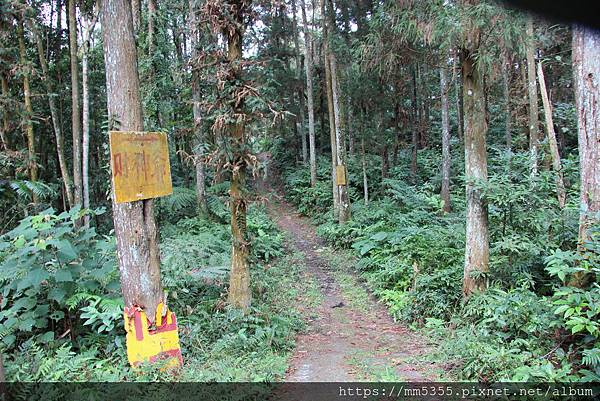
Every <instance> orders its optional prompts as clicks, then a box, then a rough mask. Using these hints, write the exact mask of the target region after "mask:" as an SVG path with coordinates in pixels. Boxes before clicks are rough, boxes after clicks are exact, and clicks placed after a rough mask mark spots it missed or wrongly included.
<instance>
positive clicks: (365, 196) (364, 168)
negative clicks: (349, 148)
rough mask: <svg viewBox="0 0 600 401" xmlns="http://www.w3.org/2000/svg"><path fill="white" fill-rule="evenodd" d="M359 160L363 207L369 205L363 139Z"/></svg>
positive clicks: (362, 139) (361, 140) (363, 140)
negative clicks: (360, 163) (361, 175)
mask: <svg viewBox="0 0 600 401" xmlns="http://www.w3.org/2000/svg"><path fill="white" fill-rule="evenodd" d="M360 160H361V162H362V174H363V194H364V201H365V206H368V205H369V181H368V179H367V159H366V157H365V138H364V137H363V138H361V139H360Z"/></svg>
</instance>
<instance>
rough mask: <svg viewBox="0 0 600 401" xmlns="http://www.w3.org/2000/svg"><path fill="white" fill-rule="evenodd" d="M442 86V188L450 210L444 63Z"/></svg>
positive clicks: (446, 209)
mask: <svg viewBox="0 0 600 401" xmlns="http://www.w3.org/2000/svg"><path fill="white" fill-rule="evenodd" d="M440 88H441V100H442V190H441V194H440V195H441V197H442V201H444V211H445V212H446V213H448V212H450V210H451V205H450V162H451V159H450V121H449V118H448V72H447V70H446V67H445V66H444V65H443V66H442V67H441V68H440Z"/></svg>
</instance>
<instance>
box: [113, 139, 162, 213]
mask: <svg viewBox="0 0 600 401" xmlns="http://www.w3.org/2000/svg"><path fill="white" fill-rule="evenodd" d="M108 136H109V141H110V167H111V175H112V183H113V191H114V195H115V201H116V202H117V203H124V202H133V201H138V200H142V199H150V198H156V197H159V196H165V195H169V194H171V193H173V186H172V183H171V166H170V164H169V147H168V145H167V135H166V134H164V133H162V132H134V131H110V132H109V133H108Z"/></svg>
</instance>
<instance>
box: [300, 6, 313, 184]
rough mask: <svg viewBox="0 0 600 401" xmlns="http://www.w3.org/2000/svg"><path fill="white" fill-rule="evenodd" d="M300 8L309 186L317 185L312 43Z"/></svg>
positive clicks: (304, 16)
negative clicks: (306, 108)
mask: <svg viewBox="0 0 600 401" xmlns="http://www.w3.org/2000/svg"><path fill="white" fill-rule="evenodd" d="M300 7H301V8H302V25H303V27H304V42H305V45H304V66H305V67H304V69H305V73H306V97H307V103H308V148H309V152H308V153H309V156H310V186H311V187H313V188H314V187H315V186H316V185H317V153H316V149H315V105H314V98H313V58H312V46H313V41H312V37H311V34H310V31H309V29H308V23H307V21H306V6H305V5H304V0H300Z"/></svg>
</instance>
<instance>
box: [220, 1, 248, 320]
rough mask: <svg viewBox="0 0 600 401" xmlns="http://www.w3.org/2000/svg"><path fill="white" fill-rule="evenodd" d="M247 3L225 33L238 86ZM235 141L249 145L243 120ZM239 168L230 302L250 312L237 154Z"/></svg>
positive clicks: (233, 192) (234, 186)
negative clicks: (246, 142)
mask: <svg viewBox="0 0 600 401" xmlns="http://www.w3.org/2000/svg"><path fill="white" fill-rule="evenodd" d="M243 3H244V1H242V0H237V1H230V2H229V3H228V4H230V5H231V9H232V11H231V12H232V17H233V18H234V20H235V22H236V24H235V28H230V29H227V30H224V32H223V35H224V36H225V38H226V40H227V58H228V61H229V64H230V73H229V74H228V77H229V80H230V83H231V84H232V85H234V84H235V83H236V82H238V81H240V80H241V75H242V69H241V66H240V64H239V62H240V60H241V59H242V43H243V42H242V40H243V30H242V29H243V23H244V19H245V15H244V12H243V8H244V4H243ZM243 105H244V99H243V98H242V99H232V107H233V110H232V112H233V114H234V115H238V116H239V115H242V114H243ZM229 130H230V135H231V139H232V142H233V143H234V146H235V147H239V148H241V147H242V146H243V144H244V143H245V137H244V121H243V119H241V120H238V121H237V122H235V123H232V124H231V125H230V127H229ZM236 162H237V165H236V169H234V171H233V172H232V175H231V186H230V189H229V194H230V204H231V235H232V243H233V244H232V253H231V273H230V276H229V280H230V281H229V295H228V302H229V304H230V305H231V306H233V307H234V308H238V309H242V310H244V311H247V310H248V308H249V307H250V302H251V295H252V294H251V291H250V267H249V265H248V254H249V247H250V244H249V242H248V235H247V230H246V211H247V202H246V199H245V195H244V190H245V189H244V187H245V181H246V164H245V161H244V155H243V154H238V155H236Z"/></svg>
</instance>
